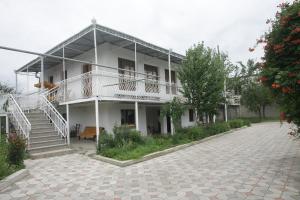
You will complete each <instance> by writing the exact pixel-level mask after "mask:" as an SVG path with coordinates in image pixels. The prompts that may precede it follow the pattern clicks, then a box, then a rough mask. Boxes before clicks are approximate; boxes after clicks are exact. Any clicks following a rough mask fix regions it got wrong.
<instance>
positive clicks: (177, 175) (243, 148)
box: [0, 123, 300, 200]
mask: <svg viewBox="0 0 300 200" xmlns="http://www.w3.org/2000/svg"><path fill="white" fill-rule="evenodd" d="M287 132H288V125H284V126H283V127H280V124H279V123H264V124H257V125H253V126H252V127H250V128H247V129H243V130H240V131H237V132H235V133H232V134H228V135H225V136H222V137H219V138H216V139H213V140H210V141H207V142H204V143H201V144H198V145H195V146H192V147H189V148H187V149H184V150H180V151H178V152H175V153H171V154H168V155H166V156H162V157H159V158H155V159H152V160H149V161H146V162H143V163H139V164H136V165H133V166H129V167H126V168H119V167H116V166H113V165H110V164H107V163H103V162H100V161H97V160H93V159H90V158H88V157H86V156H83V155H79V154H73V155H66V156H61V157H53V158H47V159H41V160H33V161H32V160H29V161H27V162H26V164H27V167H28V169H29V170H30V174H31V175H30V176H29V177H27V178H25V179H24V180H22V181H19V182H17V183H16V184H15V185H13V186H12V187H10V188H7V189H6V190H5V191H2V193H1V194H0V199H6V200H9V199H64V200H66V199H132V200H134V199H172V200H176V199H201V200H202V199H204V200H205V199H211V200H212V199H230V200H233V199H277V200H279V199H297V200H299V199H300V140H295V139H294V138H291V137H289V136H288V135H287Z"/></svg>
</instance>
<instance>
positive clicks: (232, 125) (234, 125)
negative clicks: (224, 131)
mask: <svg viewBox="0 0 300 200" xmlns="http://www.w3.org/2000/svg"><path fill="white" fill-rule="evenodd" d="M228 124H229V126H230V128H240V127H242V126H244V121H243V120H241V119H234V120H230V121H228Z"/></svg>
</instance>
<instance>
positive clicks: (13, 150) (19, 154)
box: [7, 133, 26, 166]
mask: <svg viewBox="0 0 300 200" xmlns="http://www.w3.org/2000/svg"><path fill="white" fill-rule="evenodd" d="M25 148H26V142H25V140H24V139H23V138H22V137H21V136H19V135H17V134H16V133H14V134H10V135H9V137H8V153H7V163H8V164H9V165H17V166H23V164H24V157H25Z"/></svg>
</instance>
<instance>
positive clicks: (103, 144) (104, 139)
mask: <svg viewBox="0 0 300 200" xmlns="http://www.w3.org/2000/svg"><path fill="white" fill-rule="evenodd" d="M113 147H115V143H114V138H113V136H112V135H111V134H108V133H107V132H106V131H103V132H101V134H100V135H99V141H98V146H97V152H101V151H102V150H103V149H104V148H113Z"/></svg>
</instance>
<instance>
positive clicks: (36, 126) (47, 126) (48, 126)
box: [31, 123, 53, 130]
mask: <svg viewBox="0 0 300 200" xmlns="http://www.w3.org/2000/svg"><path fill="white" fill-rule="evenodd" d="M41 128H52V129H53V125H52V124H50V123H49V124H31V130H32V129H33V130H35V129H41Z"/></svg>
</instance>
